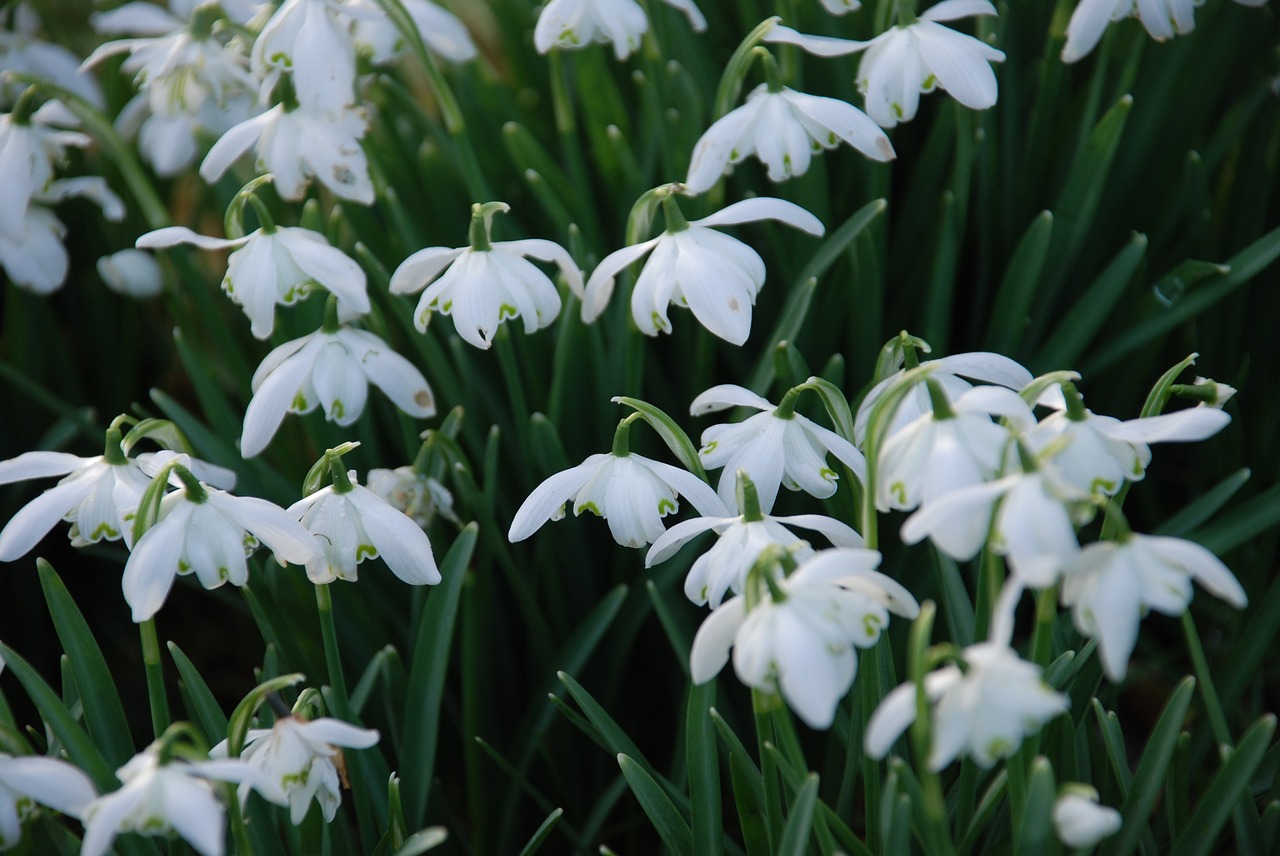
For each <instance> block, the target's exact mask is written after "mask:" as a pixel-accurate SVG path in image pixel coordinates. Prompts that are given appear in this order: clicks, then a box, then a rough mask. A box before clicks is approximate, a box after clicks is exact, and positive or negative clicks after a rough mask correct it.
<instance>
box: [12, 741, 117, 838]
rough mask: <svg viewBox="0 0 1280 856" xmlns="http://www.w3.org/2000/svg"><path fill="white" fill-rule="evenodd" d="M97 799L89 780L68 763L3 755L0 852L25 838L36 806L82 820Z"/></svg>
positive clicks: (42, 758) (37, 756) (33, 756)
mask: <svg viewBox="0 0 1280 856" xmlns="http://www.w3.org/2000/svg"><path fill="white" fill-rule="evenodd" d="M97 796H98V792H97V791H96V790H95V789H94V787H93V782H91V781H90V780H89V777H88V776H86V775H85V774H84V773H83V772H81V771H80V769H79V768H77V767H73V766H72V765H71V764H68V763H67V762H66V761H61V760H59V759H57V758H45V757H42V756H39V755H20V756H17V757H14V756H13V755H9V754H7V753H5V752H0V850H8V849H9V848H10V847H13V846H15V845H16V844H17V843H18V842H19V841H20V840H21V839H22V824H23V823H24V822H25V821H26V820H27V818H29V817H30V816H31V815H32V814H34V813H35V811H36V803H39V804H40V805H43V806H48V807H49V808H51V809H53V810H54V811H59V812H62V813H63V814H66V815H70V816H71V817H74V818H77V819H79V818H81V817H83V815H84V810H85V808H86V807H87V806H88V805H89V803H91V802H93V800H94V798H95V797H97Z"/></svg>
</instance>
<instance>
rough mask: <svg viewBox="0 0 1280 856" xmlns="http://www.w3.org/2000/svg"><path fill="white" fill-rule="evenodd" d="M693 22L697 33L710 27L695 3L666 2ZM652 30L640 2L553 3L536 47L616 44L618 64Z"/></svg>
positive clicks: (536, 30)
mask: <svg viewBox="0 0 1280 856" xmlns="http://www.w3.org/2000/svg"><path fill="white" fill-rule="evenodd" d="M663 2H664V3H666V4H667V5H668V6H672V7H674V8H676V9H679V10H680V11H681V12H683V13H684V14H685V16H686V17H687V18H688V19H689V26H691V27H693V29H694V31H695V32H699V33H700V32H702V31H703V30H705V29H706V28H707V20H706V18H704V17H703V16H702V12H700V11H699V10H698V7H697V6H696V5H694V3H693V0H663ZM648 31H649V19H648V18H647V17H645V14H644V9H643V8H641V6H640V4H639V3H637V2H636V0H551V2H549V3H547V5H546V6H543V7H542V14H541V15H539V16H538V25H537V26H536V27H535V28H534V31H533V44H534V46H535V47H536V48H537V49H538V53H546V52H547V51H549V50H551V49H552V48H561V49H570V48H580V47H583V46H584V45H589V44H591V43H592V42H612V43H613V54H614V56H616V57H617V58H618V61H619V62H621V61H622V60H624V59H626V58H627V57H628V56H630V55H631V53H632V52H633V51H635V50H637V49H638V48H639V47H640V40H641V39H642V38H643V37H644V34H645V33H647V32H648Z"/></svg>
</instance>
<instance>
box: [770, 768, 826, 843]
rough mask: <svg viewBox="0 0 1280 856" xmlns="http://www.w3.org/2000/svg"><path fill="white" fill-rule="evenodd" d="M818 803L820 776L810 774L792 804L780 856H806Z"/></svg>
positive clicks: (783, 832) (783, 831)
mask: <svg viewBox="0 0 1280 856" xmlns="http://www.w3.org/2000/svg"><path fill="white" fill-rule="evenodd" d="M817 803H818V774H817V773H810V774H809V775H808V776H806V777H805V782H804V785H803V786H801V788H800V790H799V791H798V792H797V793H796V795H795V799H794V800H793V801H792V803H791V812H790V814H789V816H788V817H787V825H786V826H785V827H783V830H782V843H781V844H779V845H778V854H779V856H804V854H805V851H806V850H807V849H808V846H809V833H810V831H811V830H812V829H813V811H814V808H815V807H816V806H817Z"/></svg>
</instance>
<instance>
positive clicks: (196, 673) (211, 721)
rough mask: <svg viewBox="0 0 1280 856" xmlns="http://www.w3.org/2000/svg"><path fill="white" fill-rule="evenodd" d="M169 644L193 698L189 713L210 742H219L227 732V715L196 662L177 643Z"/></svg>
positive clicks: (180, 674) (176, 664)
mask: <svg viewBox="0 0 1280 856" xmlns="http://www.w3.org/2000/svg"><path fill="white" fill-rule="evenodd" d="M168 645H169V656H170V657H172V658H173V664H174V665H175V666H177V667H178V675H179V677H181V678H182V682H183V683H184V684H185V685H186V688H187V694H188V697H189V698H190V700H191V706H192V708H193V709H192V710H188V711H187V714H188V715H189V716H192V717H194V718H195V721H196V722H197V723H198V724H199V725H200V728H201V730H202V731H204V734H205V737H206V738H207V739H208V740H209V743H210V744H213V743H217V742H218V741H219V740H221V739H222V738H223V737H225V736H226V734H227V715H226V714H225V713H223V712H222V708H221V707H220V706H219V705H218V702H217V700H216V699H215V698H214V697H213V692H212V691H211V690H210V689H209V685H208V684H206V683H205V681H204V678H203V677H202V676H201V675H200V670H199V669H197V668H196V667H195V664H194V663H192V662H191V660H190V659H188V658H187V655H186V654H184V653H182V649H180V648H179V647H178V646H177V645H176V644H174V643H173V642H170V643H168Z"/></svg>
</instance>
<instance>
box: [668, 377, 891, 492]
mask: <svg viewBox="0 0 1280 856" xmlns="http://www.w3.org/2000/svg"><path fill="white" fill-rule="evenodd" d="M729 407H754V408H755V409H756V410H760V411H762V412H761V413H757V414H756V415H755V416H749V417H747V418H746V419H745V420H743V421H742V422H733V423H722V424H720V425H712V426H711V427H710V428H708V429H707V430H705V431H703V432H702V448H701V449H699V450H698V456H699V457H700V458H701V459H702V463H703V466H705V467H706V468H707V469H709V470H714V469H718V468H720V467H724V472H723V473H721V474H720V483H719V485H718V487H717V492H718V493H719V494H720V499H721V500H722V501H723V502H724V504H725V506H726V507H728V508H732V507H733V505H734V490H735V488H736V486H737V478H738V476H737V473H738V470H746V471H747V474H748V475H749V476H750V477H751V480H752V481H753V482H755V486H756V490H757V491H758V493H759V496H760V508H761V509H763V510H765V511H768V510H769V509H771V508H773V503H774V500H775V499H776V498H777V496H778V486H779V485H785V486H786V488H787V489H788V490H803V491H805V492H806V493H809V494H812V495H813V496H816V497H818V498H819V499H824V498H826V497H828V496H831V495H832V494H833V493H835V492H836V479H837V478H838V476H837V475H836V471H835V470H833V469H831V468H830V467H828V466H827V454H828V453H830V454H832V455H835V456H836V458H837V459H838V460H839V461H840V462H841V463H843V464H844V465H845V466H847V467H849V469H850V470H852V471H853V474H854V475H855V476H857V477H858V480H859V481H862V480H864V479H865V478H866V476H867V461H866V459H865V458H864V457H863V456H862V453H861V452H859V451H858V450H857V448H856V447H855V446H854V445H853V444H852V443H850V442H849V441H848V440H846V439H845V438H843V437H841V436H840V435H839V434H837V433H836V432H834V431H832V430H830V429H829V428H823V427H822V426H821V425H819V424H817V423H816V422H814V421H812V420H811V419H808V418H806V417H804V416H801V415H800V414H799V413H796V412H795V406H794V399H791V398H789V399H784V402H783V404H782V405H779V406H778V407H774V406H773V404H771V403H770V402H769V400H768V399H766V398H763V397H761V396H759V395H756V394H755V393H754V392H752V391H751V390H749V389H744V388H743V387H740V386H736V385H734V384H729V383H726V384H720V385H719V386H713V387H711V389H708V390H707V391H706V392H704V393H702V394H701V395H699V396H698V397H697V398H695V399H694V400H693V402H692V403H691V404H690V405H689V412H690V413H691V414H693V415H694V416H701V415H704V414H707V413H714V412H715V411H717V410H724V409H726V408H729Z"/></svg>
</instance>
